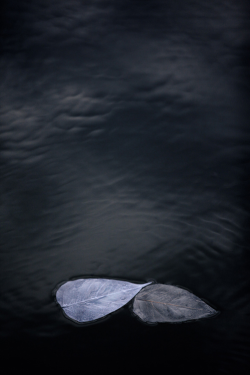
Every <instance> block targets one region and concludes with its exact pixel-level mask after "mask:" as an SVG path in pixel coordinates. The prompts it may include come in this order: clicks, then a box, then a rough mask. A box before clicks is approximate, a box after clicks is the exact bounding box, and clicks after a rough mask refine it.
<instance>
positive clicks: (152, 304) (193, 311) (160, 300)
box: [133, 284, 218, 323]
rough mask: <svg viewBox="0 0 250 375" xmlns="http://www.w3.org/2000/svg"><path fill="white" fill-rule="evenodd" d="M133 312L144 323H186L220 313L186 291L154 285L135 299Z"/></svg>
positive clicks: (170, 286) (145, 289) (171, 286)
mask: <svg viewBox="0 0 250 375" xmlns="http://www.w3.org/2000/svg"><path fill="white" fill-rule="evenodd" d="M133 312H134V313H135V314H136V315H138V316H139V317H140V319H142V320H143V321H144V322H151V323H155V322H171V323H175V322H184V321H187V320H193V319H200V318H208V317H211V316H213V315H215V314H217V313H218V312H217V311H216V310H214V309H213V308H212V307H210V306H209V305H207V304H206V303H205V302H204V301H202V300H201V299H200V298H198V297H196V296H195V295H194V294H192V293H190V292H188V291H187V290H185V289H181V288H178V287H176V286H173V285H164V284H153V285H149V286H148V287H146V288H144V289H143V290H142V291H141V292H140V293H138V294H137V296H136V297H135V299H134V303H133Z"/></svg>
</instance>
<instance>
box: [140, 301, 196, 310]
mask: <svg viewBox="0 0 250 375" xmlns="http://www.w3.org/2000/svg"><path fill="white" fill-rule="evenodd" d="M138 301H143V302H151V303H152V302H153V303H160V304H161V305H171V306H176V307H182V308H183V309H190V310H201V311H203V309H195V308H192V307H187V306H181V305H175V304H173V303H168V302H158V301H151V300H147V299H138Z"/></svg>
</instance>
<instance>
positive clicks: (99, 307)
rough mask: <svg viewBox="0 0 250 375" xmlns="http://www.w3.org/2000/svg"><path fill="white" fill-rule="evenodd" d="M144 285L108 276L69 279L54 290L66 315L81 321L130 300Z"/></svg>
mask: <svg viewBox="0 0 250 375" xmlns="http://www.w3.org/2000/svg"><path fill="white" fill-rule="evenodd" d="M149 284H151V283H146V284H133V283H129V282H127V281H120V280H108V279H78V280H73V281H68V282H66V283H65V284H63V285H62V286H61V287H60V288H59V289H58V290H57V292H56V299H57V302H58V303H59V305H60V306H61V307H62V309H63V311H64V312H65V314H66V315H67V316H68V317H69V318H71V319H73V320H75V321H77V322H80V323H84V322H90V321H93V320H96V319H99V318H102V317H104V316H105V315H107V314H110V313H111V312H113V311H115V310H117V309H119V308H120V307H122V306H124V305H125V304H126V303H127V302H129V301H130V300H131V299H132V298H133V297H134V296H135V295H136V294H137V293H138V292H139V291H140V290H141V289H142V288H143V287H145V286H147V285H149Z"/></svg>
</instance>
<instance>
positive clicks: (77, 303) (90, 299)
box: [62, 284, 148, 308]
mask: <svg viewBox="0 0 250 375" xmlns="http://www.w3.org/2000/svg"><path fill="white" fill-rule="evenodd" d="M146 285H148V284H146ZM146 285H145V286H146ZM133 289H138V288H136V287H134V288H131V289H127V290H125V292H128V291H130V290H133ZM117 293H121V291H119V290H118V291H117V292H114V293H109V294H104V295H102V296H98V297H94V298H89V299H86V300H85V301H80V302H74V303H71V304H69V305H65V306H62V308H65V307H69V306H73V305H79V304H80V303H86V302H88V301H92V300H94V299H99V298H102V297H107V296H111V295H113V294H117Z"/></svg>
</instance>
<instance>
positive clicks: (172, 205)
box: [0, 0, 249, 373]
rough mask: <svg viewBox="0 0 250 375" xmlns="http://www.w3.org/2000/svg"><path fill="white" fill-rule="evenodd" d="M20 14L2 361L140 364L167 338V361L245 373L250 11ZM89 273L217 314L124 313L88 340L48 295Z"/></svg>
mask: <svg viewBox="0 0 250 375" xmlns="http://www.w3.org/2000/svg"><path fill="white" fill-rule="evenodd" d="M18 4H19V5H17V3H16V2H15V1H12V2H11V4H10V5H6V9H5V24H4V35H5V36H4V38H3V44H2V48H3V49H2V51H3V53H2V57H1V72H2V80H1V82H2V83H1V102H2V109H1V113H0V117H1V123H2V127H1V133H0V135H1V175H2V179H1V196H2V205H1V221H2V225H1V244H2V246H1V254H0V260H1V276H0V277H1V302H0V307H1V323H2V327H3V328H2V329H1V336H2V337H5V338H6V340H7V341H6V345H7V348H8V345H10V347H12V348H13V345H14V344H13V343H14V342H15V340H17V341H16V343H19V341H18V340H21V341H20V342H21V343H22V345H23V347H24V348H25V347H26V348H29V349H31V348H32V347H33V344H32V343H34V342H36V345H37V347H39V348H40V349H41V350H42V351H43V352H44V353H45V352H46V347H48V348H52V347H53V348H56V347H57V348H58V349H54V350H58V353H59V351H60V350H61V352H64V353H66V352H67V353H68V351H67V350H66V349H65V347H64V343H65V342H66V341H67V342H69V343H71V346H72V347H73V349H72V350H70V353H68V355H69V356H74V355H76V354H77V353H80V352H81V351H82V349H83V348H85V350H86V345H87V348H88V350H89V353H91V352H92V349H93V348H95V351H97V352H98V351H100V350H101V349H100V348H103V346H105V347H106V348H110V350H111V351H112V350H113V351H116V353H118V351H119V350H121V351H124V350H127V351H128V354H129V356H130V357H131V358H132V357H133V354H132V353H133V350H136V348H137V350H141V353H143V352H144V353H145V354H146V355H147V353H148V355H149V353H150V351H152V353H154V355H158V354H157V353H158V352H159V353H161V351H163V348H164V345H165V337H167V336H168V337H169V340H170V341H171V343H172V345H171V350H170V349H169V357H168V358H169V360H171V361H173V360H174V358H177V354H178V353H179V356H180V357H181V358H182V359H183V361H184V362H185V363H186V362H187V363H190V364H191V363H192V358H195V356H196V353H199V355H200V357H201V359H202V361H203V363H204V364H206V363H208V362H209V358H213V361H212V362H211V363H210V364H209V366H210V367H209V369H210V370H211V371H214V368H215V367H216V368H217V369H218V371H220V373H230V369H233V368H235V369H236V368H240V369H242V371H245V369H247V366H248V364H249V363H248V361H247V352H248V350H249V340H248V338H247V337H249V319H248V315H246V314H249V303H248V301H249V275H248V265H249V256H248V242H249V241H248V237H247V236H248V235H247V234H246V233H247V229H246V228H247V227H248V226H247V223H248V220H249V216H248V211H249V206H248V203H247V202H248V199H247V198H248V190H249V189H248V180H247V178H246V176H247V175H248V165H249V163H248V160H249V159H248V143H249V131H248V127H247V124H248V118H249V113H248V105H247V104H248V103H247V98H248V94H249V92H248V89H249V87H248V83H247V69H248V63H247V61H248V60H247V49H246V46H247V43H249V40H248V30H249V29H248V26H247V20H248V10H249V9H248V8H247V6H246V4H243V3H237V4H236V3H235V2H232V1H227V2H226V1H220V2H217V3H216V4H207V3H205V2H203V1H199V2H198V1H197V2H192V3H191V2H188V1H187V2H186V1H185V2H184V1H180V4H179V2H176V3H175V2H170V3H169V2H158V1H155V2H154V4H151V1H149V2H147V4H142V3H141V2H138V3H137V2H133V3H131V2H130V1H128V2H127V1H126V2H125V1H124V2H123V1H121V2H115V1H110V2H107V3H106V2H105V1H93V2H88V3H81V2H79V1H77V0H75V1H72V2H71V3H70V4H69V3H68V2H66V1H60V3H57V2H55V4H50V3H48V4H47V3H46V4H42V2H40V1H38V0H36V1H33V2H32V4H33V5H32V6H30V4H29V1H27V2H26V1H23V2H22V4H20V2H18ZM180 5H181V6H180ZM79 275H90V276H98V277H99V276H104V277H117V278H121V279H123V278H124V279H126V280H131V281H133V280H135V281H139V282H143V281H145V280H147V279H149V278H153V279H155V280H157V281H158V282H161V283H167V284H174V285H180V286H183V287H186V288H188V289H190V290H192V292H193V293H195V294H196V295H197V296H199V297H201V298H204V299H207V300H208V301H210V302H211V303H212V304H213V305H214V306H215V307H216V308H217V309H218V310H220V311H222V313H221V315H220V316H218V317H216V318H214V319H211V320H210V321H208V322H201V323H199V324H196V325H195V324H193V325H182V326H178V327H177V326H171V327H169V326H168V325H167V326H163V325H160V326H159V327H156V328H154V329H153V328H152V327H151V328H148V327H146V326H144V325H142V324H140V323H139V322H137V321H136V320H135V319H132V318H130V317H129V316H130V315H129V313H128V311H127V309H124V310H123V311H122V313H121V314H120V315H114V316H113V317H112V319H109V320H108V321H107V322H104V323H103V326H102V325H101V324H98V325H96V326H91V327H88V328H87V329H86V330H85V331H82V330H80V331H79V332H78V331H77V330H76V328H75V326H73V325H71V324H70V323H69V322H68V321H67V320H66V319H65V318H64V317H63V316H62V315H61V314H60V311H59V310H58V308H57V306H56V305H55V303H54V301H53V299H52V297H51V292H52V290H53V288H54V287H55V286H56V285H57V284H58V283H59V282H61V281H63V280H68V279H69V278H71V277H76V276H79ZM83 336H84V343H83V342H82V339H81V338H82V337H83ZM62 337H63V338H62ZM190 337H191V339H190ZM42 338H44V340H46V344H44V342H43V341H41V340H42ZM30 340H33V341H30ZM64 340H65V341H64ZM170 341H169V342H170ZM180 342H181V344H180ZM8 343H9V344H8ZM24 343H25V344H24ZM157 343H158V344H157ZM18 345H19V344H18ZM25 345H26V346H25ZM128 345H129V348H130V349H128ZM157 345H158V346H157ZM167 345H168V348H169V345H170V344H169V343H168V344H167ZM14 348H15V346H14ZM125 348H127V349H125ZM139 348H140V349H139ZM27 350H28V349H27ZM48 350H49V349H48ZM105 350H108V349H105ZM105 350H104V352H105ZM7 352H8V350H7ZM117 355H118V354H117ZM20 356H21V354H20ZM166 356H167V354H166V353H165V357H166ZM166 360H167V358H166ZM184 362H183V363H184ZM197 366H198V365H197ZM204 366H205V365H204ZM234 366H235V367H234ZM205 367H206V366H205ZM202 368H203V369H204V367H202ZM207 368H208V367H207ZM242 373H243V372H242Z"/></svg>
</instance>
